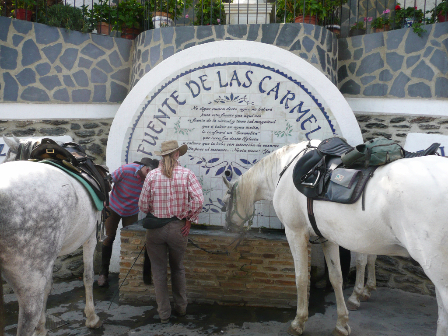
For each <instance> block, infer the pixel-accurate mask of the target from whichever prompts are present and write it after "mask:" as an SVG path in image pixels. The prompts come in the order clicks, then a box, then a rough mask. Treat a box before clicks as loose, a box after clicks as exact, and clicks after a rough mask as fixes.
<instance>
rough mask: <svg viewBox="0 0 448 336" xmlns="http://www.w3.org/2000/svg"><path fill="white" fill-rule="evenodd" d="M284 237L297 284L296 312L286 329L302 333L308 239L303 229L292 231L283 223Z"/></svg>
mask: <svg viewBox="0 0 448 336" xmlns="http://www.w3.org/2000/svg"><path fill="white" fill-rule="evenodd" d="M285 232H286V238H287V239H288V243H289V248H290V249H291V253H292V257H293V259H294V268H295V272H296V286H297V313H296V317H295V318H294V320H293V321H292V322H291V326H290V327H289V329H288V333H289V334H290V335H302V333H303V331H304V330H305V322H306V321H307V320H308V274H309V272H308V239H309V236H308V234H307V233H306V232H304V231H298V230H297V231H293V230H291V229H289V228H288V226H286V225H285Z"/></svg>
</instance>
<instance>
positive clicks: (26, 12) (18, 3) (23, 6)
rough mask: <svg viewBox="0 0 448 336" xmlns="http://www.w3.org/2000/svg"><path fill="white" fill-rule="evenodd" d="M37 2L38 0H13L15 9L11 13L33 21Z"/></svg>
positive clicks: (19, 17)
mask: <svg viewBox="0 0 448 336" xmlns="http://www.w3.org/2000/svg"><path fill="white" fill-rule="evenodd" d="M36 4H37V2H36V0H13V2H12V6H13V8H14V9H13V10H12V11H11V14H12V16H13V17H15V18H16V19H18V20H26V21H31V16H32V15H33V9H34V8H35V6H36Z"/></svg>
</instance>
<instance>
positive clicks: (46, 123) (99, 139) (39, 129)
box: [0, 119, 112, 164]
mask: <svg viewBox="0 0 448 336" xmlns="http://www.w3.org/2000/svg"><path fill="white" fill-rule="evenodd" d="M111 124H112V119H100V120H84V119H83V120H0V136H3V135H5V136H12V135H15V136H17V137H31V136H33V137H45V136H61V135H69V136H71V137H72V139H73V141H75V142H76V143H79V144H80V145H81V146H82V147H83V148H84V149H85V151H86V153H87V154H88V155H90V156H91V157H92V158H93V160H94V162H95V163H96V164H106V145H107V138H108V136H109V129H110V125H111ZM0 154H2V153H0Z"/></svg>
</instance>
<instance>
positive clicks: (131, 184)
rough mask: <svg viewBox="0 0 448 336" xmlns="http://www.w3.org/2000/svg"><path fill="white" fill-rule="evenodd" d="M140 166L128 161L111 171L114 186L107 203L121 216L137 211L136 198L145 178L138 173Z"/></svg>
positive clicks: (136, 212)
mask: <svg viewBox="0 0 448 336" xmlns="http://www.w3.org/2000/svg"><path fill="white" fill-rule="evenodd" d="M142 167H143V166H142V165H139V164H137V163H129V164H125V165H123V166H121V167H120V168H118V169H117V170H115V171H114V172H113V173H112V179H113V181H114V187H113V189H112V192H111V193H110V197H109V203H110V207H111V209H112V210H113V211H115V212H116V213H117V214H119V215H120V216H121V217H129V216H132V215H136V214H138V212H139V209H138V199H139V197H140V193H141V191H142V187H143V182H145V179H144V178H141V177H140V175H139V174H138V171H139V170H140V169H141V168H142Z"/></svg>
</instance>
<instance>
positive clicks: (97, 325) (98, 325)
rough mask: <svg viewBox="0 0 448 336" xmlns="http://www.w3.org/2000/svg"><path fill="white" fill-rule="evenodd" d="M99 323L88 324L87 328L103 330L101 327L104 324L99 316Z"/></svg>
mask: <svg viewBox="0 0 448 336" xmlns="http://www.w3.org/2000/svg"><path fill="white" fill-rule="evenodd" d="M97 319H98V321H96V322H92V323H88V322H86V327H87V328H90V329H98V328H101V326H102V325H103V322H101V320H100V318H99V317H98V316H97Z"/></svg>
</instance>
